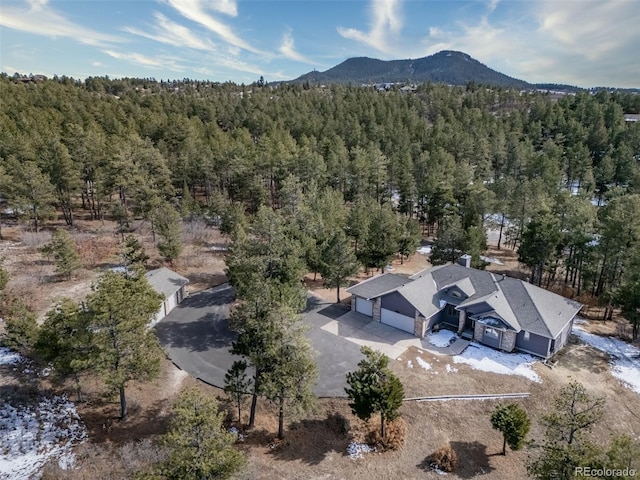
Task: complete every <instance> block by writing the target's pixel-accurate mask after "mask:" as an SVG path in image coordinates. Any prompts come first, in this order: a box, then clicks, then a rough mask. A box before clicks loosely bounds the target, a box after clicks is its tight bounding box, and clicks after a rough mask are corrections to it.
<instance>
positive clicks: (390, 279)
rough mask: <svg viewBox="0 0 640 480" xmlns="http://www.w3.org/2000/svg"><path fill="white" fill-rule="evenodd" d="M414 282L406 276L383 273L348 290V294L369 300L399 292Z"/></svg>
mask: <svg viewBox="0 0 640 480" xmlns="http://www.w3.org/2000/svg"><path fill="white" fill-rule="evenodd" d="M411 281H412V280H411V279H410V278H409V277H405V276H404V275H397V274H395V273H383V274H382V275H378V276H376V277H372V278H369V279H368V280H365V281H364V282H360V283H358V284H357V285H354V286H353V287H350V288H347V292H349V293H350V294H351V295H356V296H358V297H363V298H366V299H367V300H369V299H371V298H375V297H379V296H380V295H384V294H385V293H387V292H391V291H394V290H397V289H398V287H401V286H403V285H405V284H407V283H410V282H411Z"/></svg>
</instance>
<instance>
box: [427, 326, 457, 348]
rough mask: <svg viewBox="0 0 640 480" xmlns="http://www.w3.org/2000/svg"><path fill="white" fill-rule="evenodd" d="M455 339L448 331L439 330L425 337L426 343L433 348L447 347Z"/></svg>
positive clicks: (454, 335)
mask: <svg viewBox="0 0 640 480" xmlns="http://www.w3.org/2000/svg"><path fill="white" fill-rule="evenodd" d="M456 338H457V336H456V334H455V333H454V332H452V331H450V330H440V331H439V332H437V333H430V334H428V335H427V341H428V342H429V343H430V344H431V345H433V346H434V347H448V346H449V345H451V344H452V343H453V341H454V340H455V339H456Z"/></svg>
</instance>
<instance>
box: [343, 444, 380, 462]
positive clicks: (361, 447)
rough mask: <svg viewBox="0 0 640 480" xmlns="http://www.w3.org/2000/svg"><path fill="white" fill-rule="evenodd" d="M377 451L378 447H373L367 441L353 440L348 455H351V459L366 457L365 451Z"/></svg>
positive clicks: (348, 448)
mask: <svg viewBox="0 0 640 480" xmlns="http://www.w3.org/2000/svg"><path fill="white" fill-rule="evenodd" d="M375 451H376V449H375V448H374V447H371V446H369V445H367V444H366V443H358V442H351V443H350V444H349V446H348V447H347V455H349V458H350V459H351V460H357V459H359V458H364V455H363V453H372V452H375Z"/></svg>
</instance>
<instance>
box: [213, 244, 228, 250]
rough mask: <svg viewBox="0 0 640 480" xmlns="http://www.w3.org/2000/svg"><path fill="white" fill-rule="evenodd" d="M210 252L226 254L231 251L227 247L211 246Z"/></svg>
mask: <svg viewBox="0 0 640 480" xmlns="http://www.w3.org/2000/svg"><path fill="white" fill-rule="evenodd" d="M210 250H213V251H214V252H226V251H228V250H229V247H227V246H226V245H211V247H210Z"/></svg>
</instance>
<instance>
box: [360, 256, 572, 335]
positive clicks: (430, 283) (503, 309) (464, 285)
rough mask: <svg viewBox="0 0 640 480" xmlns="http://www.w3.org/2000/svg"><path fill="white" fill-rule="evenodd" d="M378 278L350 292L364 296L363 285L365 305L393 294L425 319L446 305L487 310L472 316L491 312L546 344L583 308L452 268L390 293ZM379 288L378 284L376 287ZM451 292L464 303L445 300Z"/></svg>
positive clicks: (518, 283) (506, 280)
mask: <svg viewBox="0 0 640 480" xmlns="http://www.w3.org/2000/svg"><path fill="white" fill-rule="evenodd" d="M382 277H384V276H381V277H374V278H372V279H370V280H368V281H367V282H363V284H359V285H355V286H353V287H351V288H350V289H349V291H350V292H351V293H352V294H354V295H358V296H364V295H362V294H361V293H360V290H358V288H357V287H359V286H360V285H363V286H364V284H366V286H364V289H363V290H364V291H366V292H367V293H368V295H369V296H367V297H366V298H368V299H370V298H375V297H378V296H381V295H383V294H385V293H389V292H390V291H397V292H398V293H400V294H401V295H402V296H403V297H405V298H406V299H407V300H408V301H409V302H410V303H411V304H412V305H413V306H414V307H415V308H416V310H418V311H419V312H420V313H421V314H422V315H423V316H424V317H426V318H429V317H431V316H433V315H434V314H436V313H437V312H439V311H440V310H442V308H444V305H446V304H447V303H451V304H456V305H457V308H458V309H459V310H465V309H467V308H469V307H472V306H476V307H478V306H486V310H484V309H482V310H481V311H480V312H477V313H483V312H489V311H492V312H495V313H496V314H497V315H498V316H499V317H500V318H501V319H502V320H504V321H505V323H506V324H508V326H509V327H510V328H512V329H513V330H515V331H518V332H519V331H520V330H525V331H529V332H531V333H534V334H537V335H541V336H543V337H547V338H555V337H557V336H558V334H560V332H561V331H562V329H563V328H564V327H565V326H566V325H567V323H568V322H569V321H571V319H572V318H573V317H574V316H575V315H576V314H577V313H578V311H579V310H580V308H581V307H582V305H581V304H579V303H577V302H574V301H572V300H569V299H567V298H564V297H562V296H560V295H557V294H555V293H553V292H549V291H548V290H544V289H542V288H539V287H536V286H535V285H531V284H530V283H527V282H523V281H522V280H518V279H516V278H511V277H507V276H502V275H500V276H497V275H494V274H492V273H491V272H486V271H484V270H476V269H473V268H466V267H463V266H461V265H457V264H453V265H445V266H437V267H433V268H430V269H427V270H424V271H422V272H419V273H417V274H416V275H414V276H412V277H411V278H410V279H409V282H406V279H405V283H404V284H399V285H397V286H396V287H392V285H393V282H392V281H390V279H384V280H382ZM396 277H398V276H397V275H396ZM378 279H380V280H378ZM378 282H381V285H380V286H379V287H378V285H377V283H378ZM452 287H455V288H457V289H459V290H461V291H462V292H464V293H465V294H466V295H467V298H466V299H462V300H460V299H458V300H457V301H456V300H454V299H452V298H450V295H449V292H448V290H449V289H450V288H452Z"/></svg>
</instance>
